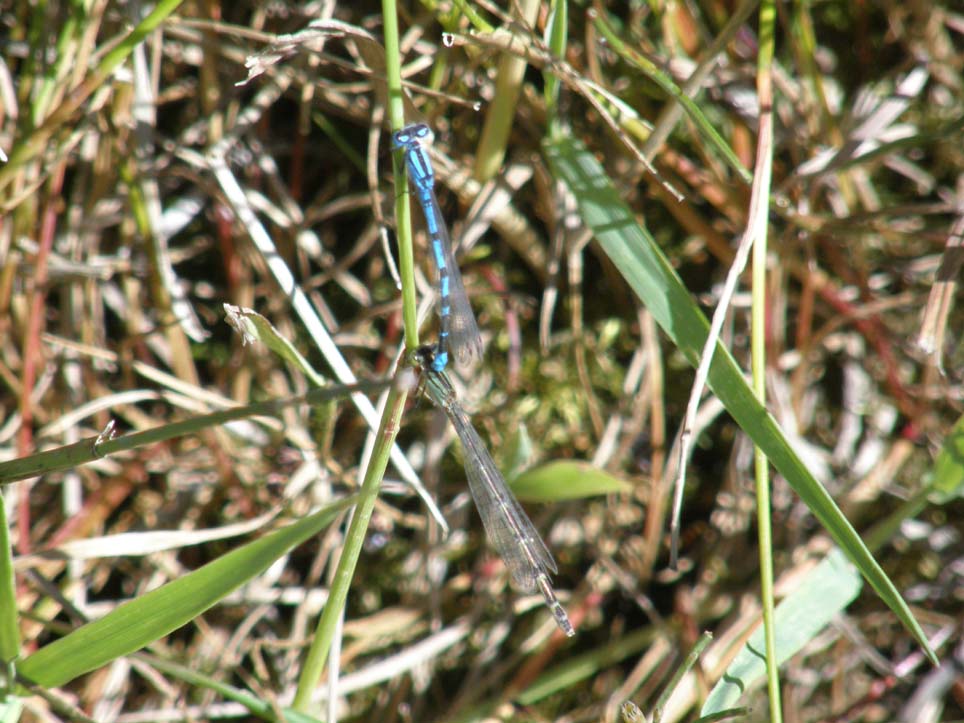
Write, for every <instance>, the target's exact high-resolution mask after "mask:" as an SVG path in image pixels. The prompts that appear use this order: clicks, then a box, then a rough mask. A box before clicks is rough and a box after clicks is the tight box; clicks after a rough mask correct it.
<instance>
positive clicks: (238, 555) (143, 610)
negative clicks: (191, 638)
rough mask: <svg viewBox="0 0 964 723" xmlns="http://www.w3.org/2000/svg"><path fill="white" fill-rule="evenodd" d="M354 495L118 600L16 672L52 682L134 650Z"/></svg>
mask: <svg viewBox="0 0 964 723" xmlns="http://www.w3.org/2000/svg"><path fill="white" fill-rule="evenodd" d="M354 501H355V500H354V497H352V498H348V499H345V500H342V501H340V502H337V503H335V504H333V505H329V506H328V507H326V508H324V509H322V510H320V511H318V512H316V513H314V514H313V515H311V516H309V517H306V518H304V519H303V520H300V521H298V522H296V523H294V524H292V525H289V526H288V527H285V528H283V529H280V530H277V531H276V532H273V533H271V534H270V535H266V536H265V537H262V538H261V539H258V540H255V541H254V542H250V543H248V544H247V545H245V546H243V547H241V548H239V549H237V550H233V551H232V552H229V553H228V554H226V555H224V556H222V557H220V558H218V559H217V560H215V561H214V562H210V563H208V564H207V565H205V566H204V567H202V568H200V569H198V570H195V571H194V572H192V573H190V574H188V575H185V576H184V577H181V578H178V579H177V580H174V581H172V582H169V583H167V584H166V585H164V586H163V587H160V588H158V589H157V590H153V591H151V592H149V593H147V594H146V595H143V596H141V597H139V598H137V599H135V600H131V601H130V602H128V603H125V604H123V605H121V606H120V607H118V608H117V609H116V610H114V611H113V612H111V613H109V614H108V615H105V616H104V617H103V618H101V619H100V620H96V621H94V622H92V623H88V624H87V625H84V626H83V627H81V628H79V629H77V630H75V631H74V632H72V633H70V634H68V635H66V636H65V637H63V638H61V639H60V640H57V641H55V642H53V643H50V644H49V645H46V646H44V647H43V648H41V649H40V650H38V651H37V652H36V653H34V654H33V655H31V656H30V657H29V658H27V659H26V660H24V661H23V662H22V663H21V664H20V665H19V666H18V668H19V673H20V675H21V676H22V677H24V678H26V679H27V680H30V681H32V682H34V683H36V684H38V685H41V686H44V687H48V688H50V687H55V686H59V685H64V684H65V683H67V682H69V681H71V680H73V679H74V678H76V677H77V676H79V675H83V674H84V673H87V672H89V671H91V670H95V669H97V668H99V667H101V666H102V665H106V664H107V663H109V662H110V661H112V660H115V659H117V658H119V657H121V656H123V655H128V654H130V653H133V652H134V651H136V650H140V649H141V648H143V647H144V646H146V645H149V644H150V643H152V642H154V641H155V640H158V639H159V638H161V637H163V636H165V635H167V634H168V633H170V632H172V631H174V630H176V629H177V628H179V627H181V626H182V625H185V624H187V623H189V622H190V621H191V620H193V619H194V618H196V617H197V616H198V615H200V614H201V613H203V612H204V611H205V610H207V609H208V608H210V607H211V606H213V605H215V604H216V603H217V602H218V601H219V600H221V599H223V598H224V597H225V596H227V595H228V594H229V593H231V592H232V591H234V590H236V589H237V588H238V587H240V586H241V585H243V584H244V583H246V582H248V581H249V580H251V579H252V578H254V577H256V576H258V575H260V574H261V573H262V572H264V571H265V570H267V569H268V567H269V566H270V565H271V564H272V563H274V562H275V561H276V560H277V559H278V558H279V557H281V556H282V555H284V554H285V553H286V552H288V551H289V550H290V549H291V548H293V547H294V546H295V545H299V544H301V543H302V542H304V541H305V540H307V539H308V538H310V537H312V536H314V535H317V534H318V533H319V532H320V531H321V530H323V529H324V528H325V527H326V526H328V525H329V524H330V523H331V521H332V520H333V519H334V517H335V516H336V515H337V514H338V513H339V512H341V511H343V510H345V509H347V508H348V507H350V506H351V505H352V504H353V503H354Z"/></svg>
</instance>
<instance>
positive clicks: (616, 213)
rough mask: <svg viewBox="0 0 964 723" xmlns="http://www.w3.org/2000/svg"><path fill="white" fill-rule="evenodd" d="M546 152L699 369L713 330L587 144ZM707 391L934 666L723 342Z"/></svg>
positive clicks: (901, 605) (897, 600)
mask: <svg viewBox="0 0 964 723" xmlns="http://www.w3.org/2000/svg"><path fill="white" fill-rule="evenodd" d="M545 152H546V155H547V158H548V160H549V164H550V166H551V168H552V171H553V174H554V175H555V176H556V177H557V178H560V179H562V180H563V181H564V182H565V183H566V185H567V186H568V187H569V189H570V190H571V191H572V193H573V195H574V196H575V198H576V200H577V202H578V203H579V208H580V212H581V215H582V219H583V222H584V223H585V224H586V225H587V226H588V227H589V228H591V229H592V230H593V232H594V234H595V238H596V240H597V241H598V242H599V244H600V246H601V247H602V248H603V250H604V251H605V252H606V254H607V255H608V256H609V258H610V259H611V260H612V262H613V264H614V265H615V267H616V268H617V269H619V271H620V273H621V274H622V275H623V277H624V278H625V279H626V281H627V282H628V283H629V285H630V287H631V288H632V289H633V291H634V292H635V293H636V295H637V296H638V297H639V299H640V300H641V301H642V302H643V303H644V304H646V307H647V308H648V309H649V311H650V313H652V314H653V317H654V318H655V319H656V321H657V323H658V324H659V325H660V326H661V327H662V329H663V331H664V332H666V334H667V335H668V336H669V337H670V338H671V339H672V340H673V343H674V344H676V346H677V347H678V348H679V350H680V351H681V352H682V353H683V354H684V356H686V358H687V360H688V361H689V362H690V364H692V365H693V366H694V367H695V366H696V365H697V363H698V359H699V354H700V351H701V349H702V347H703V342H704V340H705V339H706V334H707V330H708V328H709V324H708V323H707V321H706V318H705V317H704V316H703V313H702V312H701V311H700V309H699V307H697V305H696V304H695V303H694V301H693V299H692V297H691V295H690V293H689V291H688V290H687V289H686V287H685V286H684V285H683V282H682V281H681V280H680V278H679V277H678V276H677V275H676V272H675V271H674V270H673V268H672V267H671V266H670V264H669V261H668V260H667V259H666V257H665V256H664V255H663V253H662V251H661V250H660V248H659V247H658V246H657V244H656V242H655V241H654V240H653V238H652V236H651V235H650V234H649V232H648V231H647V230H646V229H645V228H644V227H643V226H641V225H640V224H639V223H638V222H637V221H636V218H635V216H634V215H633V213H632V212H631V211H630V209H629V208H628V207H627V206H626V205H625V204H624V203H623V201H622V199H621V198H620V197H619V194H618V193H617V192H616V190H615V188H614V187H613V185H612V183H611V182H610V180H609V178H607V176H606V174H605V172H604V170H603V169H602V167H601V166H600V165H599V163H598V161H597V160H596V158H595V157H594V156H593V155H592V154H591V153H590V152H589V151H588V150H586V148H585V146H583V145H582V144H581V143H579V142H578V141H576V140H575V139H571V138H557V139H554V140H549V141H547V142H546V143H545ZM708 385H709V387H710V389H712V390H713V392H714V394H716V395H717V396H718V397H719V398H720V400H721V401H722V402H723V404H724V405H725V406H726V409H727V411H728V412H729V413H730V415H731V416H732V417H733V418H734V419H735V420H736V422H737V424H739V425H740V428H741V429H743V431H744V432H746V433H747V434H748V435H749V436H750V438H751V439H752V440H753V441H754V442H755V443H756V444H757V445H758V446H759V447H760V448H761V449H762V450H763V451H764V452H765V453H766V455H767V457H768V458H769V459H770V462H771V463H772V464H773V466H774V467H776V469H777V470H779V472H780V474H782V475H783V476H784V477H785V478H786V480H787V481H788V482H789V483H790V485H791V486H792V487H793V489H794V490H796V492H797V494H799V495H800V498H801V499H802V500H803V501H804V502H805V503H806V505H807V506H808V507H809V508H810V510H811V511H812V512H813V514H814V515H815V516H816V517H817V519H818V520H820V523H821V524H822V525H823V526H824V528H825V529H826V530H827V532H828V533H829V534H830V535H831V537H833V539H834V540H835V541H836V542H837V544H838V545H840V547H841V548H842V549H843V550H844V551H845V552H846V553H847V555H848V556H849V557H850V559H851V560H852V561H853V562H854V564H855V565H856V566H857V568H858V569H859V570H860V572H861V574H863V576H864V577H865V578H866V579H867V581H868V582H869V583H870V584H871V586H872V587H873V588H874V590H876V591H877V594H878V595H880V597H881V599H882V600H883V601H884V602H885V603H886V604H887V606H888V607H890V609H891V610H893V611H894V614H895V615H897V617H898V618H899V619H900V621H901V622H902V623H903V624H904V626H905V627H906V628H907V630H908V631H910V633H911V634H912V635H913V636H914V637H915V638H916V639H917V641H918V642H919V643H920V645H921V647H923V649H924V650H925V651H926V652H927V654H928V656H929V657H930V658H931V660H932V661H934V662H935V663H936V662H937V659H936V657H935V656H934V652H933V651H932V650H931V649H930V646H929V645H928V643H927V639H926V638H925V636H924V632H923V630H921V628H920V625H918V623H917V621H916V620H915V619H914V616H913V615H912V614H911V611H910V608H909V607H908V606H907V603H906V602H904V599H903V598H902V597H901V596H900V593H899V592H898V591H897V589H896V588H895V587H894V584H893V583H892V582H891V580H890V578H888V577H887V575H886V573H884V571H883V569H881V567H880V565H879V564H878V563H877V561H876V560H875V559H874V557H873V555H871V554H870V551H869V550H868V549H867V547H866V545H864V543H863V541H862V540H861V539H860V536H859V535H858V534H857V533H856V531H855V530H854V529H853V527H852V526H851V525H850V523H849V522H848V521H847V518H846V517H844V515H843V513H842V512H841V511H840V509H839V508H838V507H837V505H836V503H835V502H834V501H833V498H831V497H830V495H829V493H828V492H827V490H826V489H824V487H823V486H822V485H821V484H820V483H819V482H817V480H816V479H815V478H814V477H813V475H811V474H810V472H809V470H807V468H806V467H805V466H804V464H803V462H801V461H800V458H799V457H797V455H796V453H794V451H793V449H792V448H791V446H790V443H789V442H787V440H786V438H785V437H784V436H783V432H782V431H781V430H780V427H779V425H778V424H777V422H776V420H775V419H774V418H773V417H772V416H771V415H770V414H769V413H768V412H767V411H766V409H765V408H764V407H763V406H762V405H761V404H760V402H759V401H758V400H757V399H756V397H755V396H754V394H753V391H752V390H751V389H750V387H749V386H748V385H747V383H746V380H745V379H744V377H743V374H742V372H741V370H740V368H739V366H737V364H736V362H735V361H734V359H733V357H732V356H731V355H730V353H729V351H728V350H727V349H725V348H724V347H723V346H722V345H719V344H718V345H717V349H716V352H715V354H714V359H713V364H712V367H711V368H710V374H709V379H708Z"/></svg>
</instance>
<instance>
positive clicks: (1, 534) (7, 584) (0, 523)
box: [0, 494, 20, 663]
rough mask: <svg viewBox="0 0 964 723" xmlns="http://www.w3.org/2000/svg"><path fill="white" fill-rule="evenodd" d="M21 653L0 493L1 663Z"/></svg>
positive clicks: (15, 599)
mask: <svg viewBox="0 0 964 723" xmlns="http://www.w3.org/2000/svg"><path fill="white" fill-rule="evenodd" d="M18 655H20V629H19V628H18V627H17V591H16V586H15V584H14V576H13V553H12V551H11V549H10V525H9V524H8V523H7V507H6V503H5V502H4V499H3V494H0V663H9V662H10V661H11V660H13V659H14V658H16V657H17V656H18Z"/></svg>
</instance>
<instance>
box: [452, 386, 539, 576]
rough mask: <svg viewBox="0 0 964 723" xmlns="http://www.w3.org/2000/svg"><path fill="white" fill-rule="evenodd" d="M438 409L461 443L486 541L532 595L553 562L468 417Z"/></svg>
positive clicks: (456, 410) (458, 410)
mask: <svg viewBox="0 0 964 723" xmlns="http://www.w3.org/2000/svg"><path fill="white" fill-rule="evenodd" d="M441 406H443V407H444V408H445V410H446V411H447V412H448V415H449V418H450V420H451V421H452V426H453V427H455V432H456V434H458V436H459V440H460V441H461V442H462V450H463V454H464V455H465V475H466V477H468V480H469V491H470V492H471V493H472V498H473V499H474V500H475V506H476V507H477V508H478V510H479V516H480V517H481V518H482V524H483V525H484V526H485V531H486V534H487V535H488V537H489V541H490V543H491V544H492V547H494V548H495V550H496V552H498V553H499V556H500V557H501V558H502V559H503V560H504V561H505V564H506V567H508V568H509V572H510V573H511V574H512V580H513V582H514V583H515V585H516V586H517V587H518V588H520V589H522V590H525V591H528V592H531V591H533V590H535V588H536V583H537V581H538V579H539V577H540V576H545V575H547V574H548V573H550V572H551V573H555V572H557V568H556V562H555V560H553V559H552V554H551V553H550V552H549V550H548V548H546V545H545V543H544V542H543V541H542V538H541V537H539V533H538V532H537V531H536V528H535V526H534V525H533V524H532V522H531V521H530V520H529V517H528V516H527V515H526V513H525V511H524V510H523V509H522V507H521V506H520V505H519V503H518V502H517V501H516V499H515V497H514V496H513V495H512V492H511V491H509V488H508V486H507V485H506V483H505V479H504V478H503V477H502V474H501V473H500V472H499V470H498V468H496V466H495V462H493V461H492V457H491V456H489V452H488V450H486V448H485V445H484V444H483V443H482V440H481V438H480V437H479V435H478V433H477V432H476V431H475V428H474V427H473V426H472V423H471V422H470V421H469V418H468V415H466V413H465V411H464V410H463V409H462V408H461V407H460V406H458V404H457V403H456V402H454V400H449V402H448V404H445V405H441Z"/></svg>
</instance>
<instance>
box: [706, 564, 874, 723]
mask: <svg viewBox="0 0 964 723" xmlns="http://www.w3.org/2000/svg"><path fill="white" fill-rule="evenodd" d="M860 588H861V582H860V576H859V575H858V574H857V571H856V570H855V569H854V567H853V565H851V564H850V563H849V562H848V561H847V559H846V558H845V557H844V555H843V553H842V552H841V551H840V550H839V549H836V550H832V551H831V552H830V554H829V555H827V557H825V558H824V559H823V560H822V561H821V562H820V564H819V565H817V566H816V567H815V568H814V569H813V570H811V571H810V572H809V574H807V575H806V576H805V577H804V579H803V580H802V581H801V583H800V586H799V587H798V588H797V589H796V590H794V591H793V592H792V593H791V594H790V595H789V596H788V597H786V598H785V599H784V600H783V601H782V602H781V603H780V604H779V605H777V608H776V614H775V616H774V627H775V628H776V649H777V650H776V653H777V654H776V659H777V664H778V665H779V664H781V663H783V662H785V661H786V660H788V659H789V658H790V656H792V655H794V654H795V653H797V652H798V651H799V650H800V649H801V648H803V646H804V645H806V644H807V643H808V642H809V641H810V640H812V639H813V638H814V637H816V635H817V633H819V632H820V631H821V630H823V628H825V627H826V626H827V624H828V623H829V622H830V621H831V620H832V619H833V617H834V616H835V615H837V614H838V613H840V612H841V611H843V610H844V609H845V608H846V607H847V606H848V605H849V604H850V603H851V602H853V600H854V598H856V597H857V594H858V593H859V592H860ZM763 650H764V646H763V628H762V627H759V628H757V630H756V631H755V632H754V633H753V635H752V636H751V637H750V639H749V640H748V641H747V642H746V643H745V644H744V646H743V648H742V649H741V650H740V652H739V653H737V656H736V658H734V660H733V662H732V663H730V666H729V667H728V668H727V669H726V673H725V674H724V675H723V677H722V678H721V679H720V680H719V682H717V684H716V685H715V686H714V687H713V690H712V691H710V695H709V697H708V698H707V699H706V702H705V703H704V704H703V709H702V710H701V711H700V715H701V716H707V715H711V714H713V713H719V712H721V711H724V710H727V709H729V708H732V707H733V706H734V705H735V704H736V702H737V701H738V700H739V699H740V696H741V695H743V694H744V693H745V692H746V691H747V690H748V689H749V688H750V686H751V685H753V684H754V683H755V682H756V681H757V680H759V679H760V678H762V677H763V675H764V674H765V673H766V662H765V661H764V659H763Z"/></svg>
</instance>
